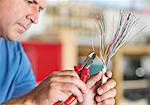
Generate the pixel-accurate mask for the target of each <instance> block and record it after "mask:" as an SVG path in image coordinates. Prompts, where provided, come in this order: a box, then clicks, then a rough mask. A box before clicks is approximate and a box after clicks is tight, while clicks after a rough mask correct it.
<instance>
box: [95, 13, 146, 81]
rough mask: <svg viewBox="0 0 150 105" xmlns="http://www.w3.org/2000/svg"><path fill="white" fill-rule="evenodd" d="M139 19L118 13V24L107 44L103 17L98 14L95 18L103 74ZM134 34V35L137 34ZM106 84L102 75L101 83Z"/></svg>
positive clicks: (131, 15) (130, 14) (129, 14)
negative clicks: (97, 27) (97, 26)
mask: <svg viewBox="0 0 150 105" xmlns="http://www.w3.org/2000/svg"><path fill="white" fill-rule="evenodd" d="M138 21H139V19H138V18H136V17H135V16H134V15H133V14H132V13H129V12H127V11H120V15H119V19H118V24H117V27H116V30H115V32H113V33H112V35H110V36H109V39H110V40H109V43H107V42H108V41H107V42H106V40H107V33H106V27H105V25H106V24H105V20H104V15H103V14H100V15H98V16H97V22H98V25H99V30H100V33H99V34H100V35H98V39H99V48H100V51H99V54H100V57H99V59H100V60H101V62H102V64H103V69H102V71H103V73H105V72H106V70H107V67H108V64H109V62H110V60H111V58H112V57H113V56H114V55H115V54H116V52H117V51H118V49H119V48H120V47H122V46H123V45H124V44H125V43H126V42H127V41H128V40H129V39H130V38H131V37H130V36H129V32H130V31H131V30H132V29H133V28H135V26H136V25H137V23H138ZM144 29H145V27H142V28H141V29H140V30H139V31H138V32H137V33H140V32H142V31H143V30H144ZM137 33H136V34H137ZM132 36H133V35H132ZM105 82H106V77H105V75H103V79H102V83H105Z"/></svg>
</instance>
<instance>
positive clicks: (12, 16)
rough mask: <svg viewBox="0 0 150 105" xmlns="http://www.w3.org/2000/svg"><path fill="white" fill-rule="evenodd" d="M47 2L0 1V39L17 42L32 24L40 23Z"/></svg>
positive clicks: (44, 0)
mask: <svg viewBox="0 0 150 105" xmlns="http://www.w3.org/2000/svg"><path fill="white" fill-rule="evenodd" d="M45 4H46V0H0V37H4V38H6V39H9V40H11V41H16V40H18V39H19V38H20V36H21V34H22V33H23V32H25V31H26V30H27V29H28V28H29V27H30V26H31V24H32V23H35V24H36V23H38V18H39V13H40V11H41V9H42V8H44V6H45Z"/></svg>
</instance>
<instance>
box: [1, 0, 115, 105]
mask: <svg viewBox="0 0 150 105" xmlns="http://www.w3.org/2000/svg"><path fill="white" fill-rule="evenodd" d="M45 4H46V0H0V72H1V73H0V104H2V103H4V104H6V105H24V104H25V105H53V104H54V103H56V102H58V101H62V102H63V101H65V100H66V99H67V98H68V96H70V94H73V95H74V96H75V97H76V98H77V100H78V103H79V104H80V105H114V103H115V101H114V97H115V96H116V90H115V88H114V87H115V85H116V83H115V81H114V80H112V79H109V78H111V73H110V72H107V73H106V76H107V77H108V79H109V80H108V81H107V83H105V84H104V85H102V86H101V85H100V84H99V83H98V82H99V81H100V80H101V77H102V73H101V72H100V73H98V74H96V75H94V76H93V77H91V78H90V79H89V80H88V81H87V83H86V84H85V83H83V82H82V81H81V80H80V79H79V77H78V75H77V74H76V72H75V71H73V70H63V71H59V72H56V73H53V74H52V75H50V76H48V77H47V78H46V79H44V80H43V81H42V82H41V83H40V84H39V85H38V86H35V78H34V76H33V73H32V69H31V65H30V63H29V61H28V59H27V57H26V55H25V53H24V50H23V49H22V47H21V45H20V44H19V42H17V40H18V39H19V38H20V36H21V34H22V33H23V32H25V31H26V30H27V29H28V28H29V27H30V26H31V24H32V23H34V24H35V23H38V18H39V14H40V11H41V10H42V9H43V8H44V6H45Z"/></svg>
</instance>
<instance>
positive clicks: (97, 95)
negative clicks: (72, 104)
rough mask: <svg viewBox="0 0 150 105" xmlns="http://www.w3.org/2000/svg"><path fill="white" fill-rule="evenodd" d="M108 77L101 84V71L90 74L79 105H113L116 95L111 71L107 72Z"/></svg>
mask: <svg viewBox="0 0 150 105" xmlns="http://www.w3.org/2000/svg"><path fill="white" fill-rule="evenodd" d="M106 77H107V78H108V79H109V80H108V81H107V82H106V83H105V84H103V85H101V79H102V72H100V73H98V74H96V75H94V76H92V77H91V78H90V79H89V80H88V81H87V83H86V86H87V89H88V90H87V93H85V94H83V96H84V100H83V102H82V103H79V105H114V104H115V99H114V97H115V96H116V89H115V86H116V82H115V81H114V80H112V79H110V78H111V77H112V73H111V72H107V73H106Z"/></svg>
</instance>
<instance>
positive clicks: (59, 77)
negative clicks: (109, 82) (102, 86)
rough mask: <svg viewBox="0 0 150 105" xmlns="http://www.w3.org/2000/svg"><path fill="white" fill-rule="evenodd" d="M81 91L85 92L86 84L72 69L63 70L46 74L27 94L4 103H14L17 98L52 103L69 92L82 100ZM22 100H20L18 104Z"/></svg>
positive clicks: (36, 104) (38, 103) (40, 104)
mask: <svg viewBox="0 0 150 105" xmlns="http://www.w3.org/2000/svg"><path fill="white" fill-rule="evenodd" d="M83 93H84V94H85V93H86V85H85V83H84V82H82V81H81V80H80V78H79V76H78V74H77V73H76V72H75V71H73V70H64V71H59V72H56V73H53V74H52V75H51V76H48V77H47V78H46V79H45V80H44V81H43V82H42V83H41V84H39V86H37V87H36V88H35V89H33V91H31V92H30V93H29V94H27V95H26V96H22V98H19V97H18V98H17V99H14V100H10V101H8V102H7V103H6V105H10V104H11V105H16V104H18V103H17V100H18V102H19V100H23V101H24V103H25V102H28V105H53V104H54V103H56V102H58V101H62V102H64V101H65V100H66V99H67V98H68V97H69V96H70V95H71V94H73V95H74V96H75V97H76V98H77V100H78V101H79V102H82V101H83ZM15 100H16V101H15ZM29 100H30V101H29ZM23 101H20V103H19V104H21V102H23ZM25 104H27V103H25Z"/></svg>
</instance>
